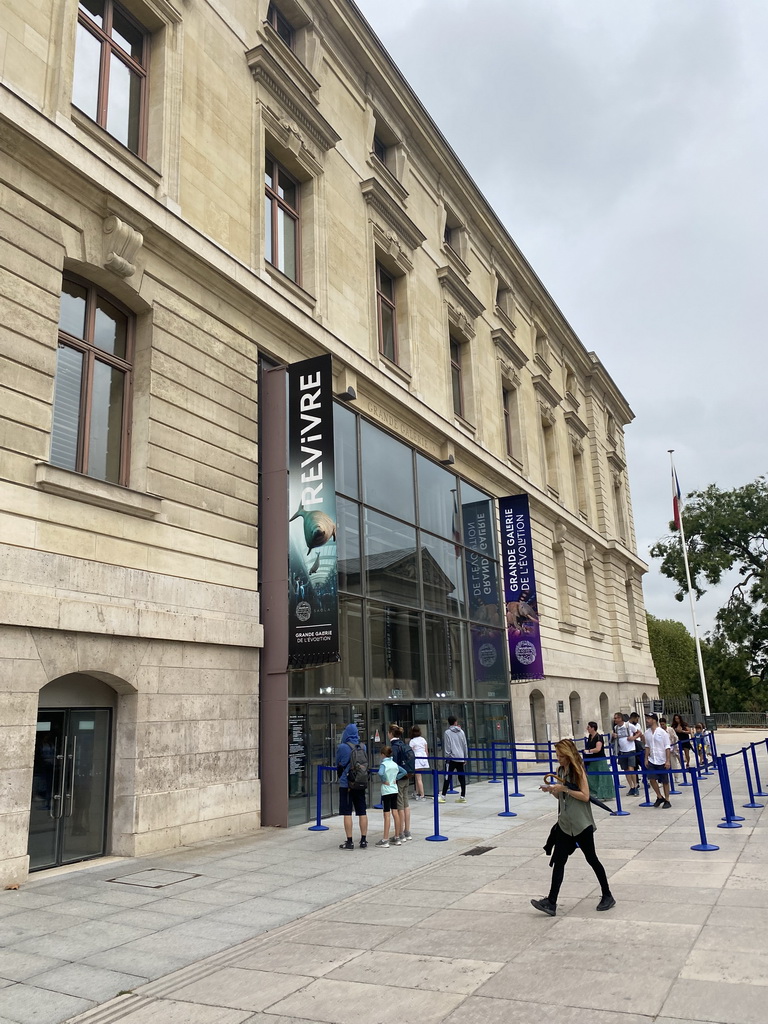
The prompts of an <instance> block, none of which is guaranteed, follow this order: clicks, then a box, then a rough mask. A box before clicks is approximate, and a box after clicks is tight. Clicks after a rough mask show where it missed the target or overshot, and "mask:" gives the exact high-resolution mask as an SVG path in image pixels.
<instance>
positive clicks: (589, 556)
mask: <svg viewBox="0 0 768 1024" xmlns="http://www.w3.org/2000/svg"><path fill="white" fill-rule="evenodd" d="M596 554H597V548H596V547H595V545H594V544H593V543H592V541H591V540H588V541H587V543H586V544H585V545H584V564H585V565H591V564H592V562H593V561H594V558H595V555H596Z"/></svg>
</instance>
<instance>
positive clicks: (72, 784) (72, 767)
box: [66, 736, 77, 818]
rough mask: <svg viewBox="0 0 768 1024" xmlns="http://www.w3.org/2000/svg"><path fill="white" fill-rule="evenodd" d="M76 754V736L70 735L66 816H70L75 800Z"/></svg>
mask: <svg viewBox="0 0 768 1024" xmlns="http://www.w3.org/2000/svg"><path fill="white" fill-rule="evenodd" d="M76 756H77V736H73V737H72V753H71V754H70V755H69V757H70V761H71V765H70V771H69V791H68V793H67V796H68V798H69V809H68V810H67V812H66V815H67V817H68V818H71V817H72V807H73V806H74V802H75V758H76Z"/></svg>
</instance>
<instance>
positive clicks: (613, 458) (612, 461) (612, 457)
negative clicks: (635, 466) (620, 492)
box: [608, 452, 627, 473]
mask: <svg viewBox="0 0 768 1024" xmlns="http://www.w3.org/2000/svg"><path fill="white" fill-rule="evenodd" d="M608 465H609V466H610V467H611V469H613V470H615V471H616V472H617V473H623V472H624V470H625V469H626V468H627V464H626V462H625V461H624V459H622V457H621V456H620V455H619V453H618V452H608Z"/></svg>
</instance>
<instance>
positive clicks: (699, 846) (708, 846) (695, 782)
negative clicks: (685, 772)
mask: <svg viewBox="0 0 768 1024" xmlns="http://www.w3.org/2000/svg"><path fill="white" fill-rule="evenodd" d="M691 785H692V786H693V803H694V806H695V808H696V821H697V822H698V826H699V838H700V839H701V842H700V843H696V844H695V845H694V846H692V847H691V849H692V850H698V851H701V852H702V853H709V852H710V851H713V850H719V849H720V847H719V846H715V845H714V844H713V843H710V842H707V833H706V830H705V828H704V810H703V808H702V805H701V793H700V792H699V779H698V777H697V775H696V772H692V773H691Z"/></svg>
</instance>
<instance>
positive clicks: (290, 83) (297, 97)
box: [245, 43, 341, 152]
mask: <svg viewBox="0 0 768 1024" xmlns="http://www.w3.org/2000/svg"><path fill="white" fill-rule="evenodd" d="M245 59H246V61H247V62H248V67H249V68H250V69H251V74H252V75H253V78H254V80H255V82H256V83H257V85H260V86H263V87H264V88H265V89H266V90H267V92H268V93H269V94H270V95H271V96H272V97H273V99H275V100H277V102H278V104H279V106H280V107H281V108H282V111H283V112H284V114H287V115H288V116H289V118H293V119H294V120H295V121H296V123H297V124H298V125H299V127H300V128H302V129H303V130H304V131H305V132H306V133H307V134H308V135H309V136H310V138H311V139H312V140H313V141H314V143H315V144H316V145H317V146H318V147H319V148H320V149H321V150H323V152H327V150H329V149H333V147H334V146H335V145H336V143H337V142H339V141H340V140H341V136H340V135H339V134H338V133H337V132H336V131H334V129H333V127H332V125H331V124H330V123H329V122H328V121H326V119H325V118H324V117H323V116H322V114H320V113H319V112H318V111H317V109H316V108H315V106H314V105H313V104H312V103H311V102H309V101H308V100H307V98H306V96H305V95H304V91H303V90H302V87H301V86H300V85H297V83H296V82H295V81H294V80H293V78H292V77H291V76H290V75H289V74H288V73H287V71H286V70H285V68H284V67H282V66H281V65H280V64H279V63H278V62H277V61H276V60H275V58H274V56H273V54H272V53H270V51H269V50H268V49H267V47H266V46H265V45H264V44H263V43H262V44H260V45H259V46H254V48H253V49H252V50H249V51H248V52H247V53H246V55H245ZM304 70H305V73H306V75H308V76H309V77H310V78H311V77H312V76H311V75H309V72H308V71H306V69H304ZM313 81H314V79H313Z"/></svg>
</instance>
